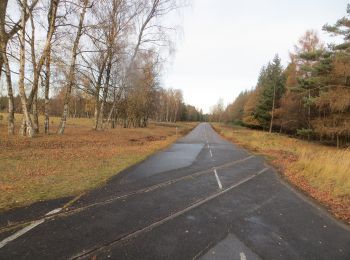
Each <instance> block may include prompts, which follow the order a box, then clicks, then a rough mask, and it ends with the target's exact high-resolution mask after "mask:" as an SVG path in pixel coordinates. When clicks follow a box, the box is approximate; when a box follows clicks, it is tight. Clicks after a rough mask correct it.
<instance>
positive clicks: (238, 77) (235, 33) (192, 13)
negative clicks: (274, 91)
mask: <svg viewBox="0 0 350 260" xmlns="http://www.w3.org/2000/svg"><path fill="white" fill-rule="evenodd" d="M348 3H349V1H348V0H240V1H239V0H194V2H193V5H192V7H189V8H187V9H186V10H185V11H184V21H183V24H182V26H183V36H182V39H181V40H180V41H179V42H178V43H177V52H176V56H175V58H174V61H173V63H172V64H171V66H170V69H168V70H167V71H166V73H165V75H164V83H165V86H166V87H172V88H180V89H182V90H183V93H184V99H185V102H186V103H189V104H192V105H195V106H196V107H198V108H202V109H203V110H204V111H205V112H208V111H209V108H210V107H211V106H212V105H213V104H215V103H216V102H217V100H218V99H219V98H220V97H222V98H223V99H224V101H225V103H228V102H232V101H233V99H234V98H235V97H236V96H237V95H238V94H239V92H241V91H242V90H244V89H250V88H252V87H253V86H254V85H255V83H256V80H257V77H258V74H259V71H260V68H261V67H262V66H263V65H264V64H266V63H267V62H268V61H269V60H271V59H272V58H273V57H274V55H275V54H276V53H278V54H279V55H280V57H281V58H282V62H283V64H287V63H288V60H289V55H288V53H289V51H292V50H293V46H294V44H295V43H296V42H297V40H298V39H299V38H300V36H301V35H302V34H303V33H304V32H305V31H306V30H307V29H315V30H318V31H319V33H320V36H321V38H322V39H323V40H324V41H326V42H330V41H331V39H330V38H329V37H328V36H327V35H325V34H324V33H323V32H322V30H321V29H322V26H323V25H324V24H325V23H330V24H333V23H334V22H335V21H336V20H337V19H338V18H340V17H342V16H344V15H345V13H346V5H347V4H348Z"/></svg>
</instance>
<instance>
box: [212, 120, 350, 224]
mask: <svg viewBox="0 0 350 260" xmlns="http://www.w3.org/2000/svg"><path fill="white" fill-rule="evenodd" d="M214 127H215V128H216V129H217V130H218V131H219V132H220V133H221V134H222V135H223V136H224V137H226V138H227V139H229V140H232V141H233V142H235V143H238V144H240V145H241V146H243V147H246V148H247V149H249V150H252V151H255V152H258V153H261V154H264V155H266V156H267V157H268V158H269V159H270V160H271V161H272V163H273V164H274V165H275V166H276V167H278V168H279V170H280V172H281V173H283V174H284V176H286V177H287V179H288V180H289V181H290V182H291V183H293V184H294V185H296V186H297V187H298V188H300V189H301V190H303V191H304V192H306V193H308V194H309V195H310V196H311V197H313V198H315V199H316V200H318V201H320V202H322V203H323V204H324V205H326V206H327V207H328V208H329V209H330V211H332V212H333V214H334V215H336V216H338V217H339V218H341V219H343V220H345V221H346V222H348V223H350V150H349V149H347V150H346V149H343V150H337V149H336V148H333V147H326V146H322V145H318V144H313V143H308V142H305V141H302V140H298V139H294V138H290V137H287V136H283V135H278V134H269V133H266V132H261V131H254V130H250V129H246V128H242V127H229V126H224V125H219V124H214Z"/></svg>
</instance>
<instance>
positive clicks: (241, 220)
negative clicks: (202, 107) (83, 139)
mask: <svg viewBox="0 0 350 260" xmlns="http://www.w3.org/2000/svg"><path fill="white" fill-rule="evenodd" d="M66 200H67V199H66ZM66 200H65V199H63V200H62V201H61V200H58V201H53V202H52V203H46V204H44V206H43V205H42V204H41V206H40V205H34V206H32V207H29V208H26V209H19V210H15V211H13V212H9V213H4V214H2V216H1V219H0V225H1V228H2V229H3V228H4V227H6V226H8V225H12V226H13V225H15V223H16V222H17V223H18V222H19V221H21V220H23V221H24V220H38V219H43V216H44V215H45V213H47V211H50V210H52V209H53V208H56V207H60V206H62V205H63V203H65V202H66ZM45 205H46V206H45ZM45 209H46V211H45ZM44 211H45V212H44ZM22 228H23V226H22V227H20V228H17V229H14V230H12V231H6V232H1V233H0V241H1V240H2V241H1V242H0V259H239V260H246V259H248V260H249V259H350V229H349V227H348V226H345V225H344V224H342V223H340V222H338V221H337V220H335V219H333V218H332V217H331V216H329V214H328V213H327V212H326V211H325V210H324V209H322V208H320V207H319V206H318V205H317V204H315V203H314V202H312V201H310V200H309V199H307V198H305V197H304V196H303V195H301V194H299V193H298V192H296V191H294V190H293V189H292V188H290V187H289V186H288V185H287V184H285V183H284V181H283V180H281V179H280V177H279V176H278V174H277V173H276V172H275V171H274V169H273V168H271V167H270V166H268V165H267V164H266V163H265V161H264V159H263V158H262V157H260V156H257V155H253V154H250V153H249V152H247V151H246V150H243V149H241V148H240V147H238V146H235V145H233V144H231V143H229V142H227V141H225V140H224V139H222V138H221V137H220V136H218V135H217V134H216V133H215V131H214V130H213V129H212V128H211V126H210V125H209V124H206V123H202V124H200V125H198V126H197V127H196V128H195V129H194V130H193V131H192V132H191V133H189V134H188V135H187V136H186V137H184V138H182V139H180V140H179V141H178V142H177V143H175V144H174V145H172V146H171V147H170V148H169V149H168V150H166V151H162V152H159V153H157V154H155V155H153V156H151V157H150V158H149V159H147V160H146V161H144V162H142V163H140V164H138V165H135V166H133V167H131V168H129V169H127V170H126V171H124V172H122V173H120V174H119V175H117V176H116V177H114V178H112V179H111V181H109V182H108V183H107V184H106V185H105V186H103V187H101V188H99V189H96V190H94V191H91V192H90V193H88V194H85V195H84V196H82V197H81V198H80V199H79V200H77V201H76V202H75V203H73V204H72V205H71V206H70V207H69V208H68V211H64V212H60V213H58V214H56V215H52V216H50V217H47V218H46V219H45V221H43V222H42V223H40V224H39V225H37V226H36V227H35V228H33V229H31V230H30V231H28V232H26V233H24V234H22V235H21V236H19V237H17V238H16V239H13V240H12V239H11V240H12V241H9V242H8V243H4V239H6V238H8V237H11V235H12V236H13V235H14V234H15V233H16V232H18V231H20V230H21V229H22ZM2 229H0V230H2ZM1 243H2V244H1Z"/></svg>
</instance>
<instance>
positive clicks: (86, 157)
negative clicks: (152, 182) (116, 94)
mask: <svg viewBox="0 0 350 260" xmlns="http://www.w3.org/2000/svg"><path fill="white" fill-rule="evenodd" d="M16 116H17V117H16V119H17V122H19V121H20V118H21V117H19V116H18V115H16ZM5 118H6V117H5V116H4V120H2V122H1V121H0V193H1V197H0V210H2V211H3V210H8V209H10V208H13V207H19V206H25V205H29V204H31V203H33V202H36V201H40V200H48V199H54V198H59V197H64V196H71V195H77V194H80V193H82V192H84V191H86V190H89V189H92V188H94V187H96V186H99V185H102V184H103V183H105V182H106V181H107V180H108V179H109V178H110V177H111V176H113V175H115V174H117V173H118V172H120V171H121V170H123V169H125V168H127V167H128V166H130V165H132V164H135V163H137V162H139V161H141V160H143V159H145V158H146V157H147V156H149V155H150V154H152V153H154V152H155V151H157V150H160V149H163V148H165V147H167V146H168V145H169V144H171V143H172V142H174V141H175V140H176V138H177V137H176V134H175V133H176V128H175V127H174V126H175V125H167V124H163V125H155V124H151V125H150V127H148V128H143V129H141V128H139V129H123V128H117V129H111V130H104V131H101V132H96V131H93V130H92V129H91V126H92V121H91V120H89V119H71V120H69V121H68V123H69V124H68V126H67V128H66V133H65V135H63V136H60V135H57V134H51V135H49V136H45V135H43V134H41V135H39V136H38V137H36V138H34V139H28V138H23V137H19V136H17V135H16V136H10V137H9V136H8V135H7V129H6V127H7V126H6V121H5ZM41 120H42V118H41ZM50 121H52V123H51V125H52V130H51V131H52V133H54V131H55V130H56V129H55V127H57V125H58V122H59V119H58V118H51V120H50ZM194 125H195V124H194V123H187V124H185V123H180V124H177V126H178V127H179V136H180V135H181V134H183V133H186V132H187V131H189V130H190V129H191V128H192V127H194ZM16 129H17V130H18V126H17V125H16Z"/></svg>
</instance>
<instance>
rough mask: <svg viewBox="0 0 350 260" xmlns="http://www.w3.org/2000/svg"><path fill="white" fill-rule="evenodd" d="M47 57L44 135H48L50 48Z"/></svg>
mask: <svg viewBox="0 0 350 260" xmlns="http://www.w3.org/2000/svg"><path fill="white" fill-rule="evenodd" d="M48 52H49V53H48V55H47V57H46V61H45V105H44V114H45V123H44V132H45V134H49V133H50V98H49V96H50V75H51V66H50V64H51V48H50V49H49V50H48Z"/></svg>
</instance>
